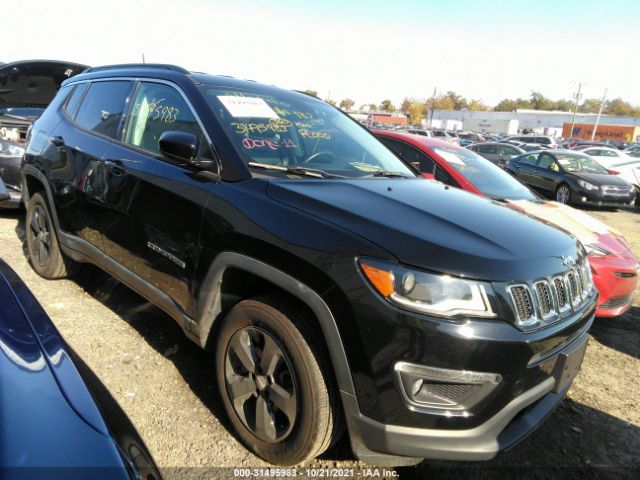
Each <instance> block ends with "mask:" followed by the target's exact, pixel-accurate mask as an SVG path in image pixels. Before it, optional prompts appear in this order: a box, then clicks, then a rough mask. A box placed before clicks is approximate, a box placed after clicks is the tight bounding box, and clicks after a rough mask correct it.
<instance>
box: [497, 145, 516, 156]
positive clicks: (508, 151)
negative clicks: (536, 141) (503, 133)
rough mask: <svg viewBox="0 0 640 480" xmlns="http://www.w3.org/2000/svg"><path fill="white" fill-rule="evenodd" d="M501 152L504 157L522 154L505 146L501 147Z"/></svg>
mask: <svg viewBox="0 0 640 480" xmlns="http://www.w3.org/2000/svg"><path fill="white" fill-rule="evenodd" d="M500 152H501V153H502V155H519V154H520V152H519V151H518V150H516V149H515V148H513V147H507V146H506V145H503V146H501V147H500Z"/></svg>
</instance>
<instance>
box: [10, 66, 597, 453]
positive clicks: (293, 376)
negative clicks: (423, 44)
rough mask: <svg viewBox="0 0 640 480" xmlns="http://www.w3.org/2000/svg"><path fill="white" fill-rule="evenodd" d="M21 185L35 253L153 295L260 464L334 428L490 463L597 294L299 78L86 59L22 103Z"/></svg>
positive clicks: (541, 229)
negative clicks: (31, 117) (281, 82)
mask: <svg viewBox="0 0 640 480" xmlns="http://www.w3.org/2000/svg"><path fill="white" fill-rule="evenodd" d="M22 180H23V186H24V192H25V195H26V196H27V219H26V225H27V246H28V250H29V256H30V260H31V263H32V265H33V268H34V269H35V270H36V271H37V272H38V273H39V274H40V275H42V276H43V277H45V278H51V279H53V278H60V277H64V276H66V275H69V274H71V273H73V272H74V271H75V270H76V268H77V267H78V265H79V264H80V263H83V262H90V263H93V264H96V265H98V266H100V267H101V268H102V269H104V270H106V271H107V272H109V273H110V274H112V275H113V276H114V277H116V278H117V279H119V280H120V281H122V282H123V283H125V284H126V285H128V286H130V287H131V288H132V289H134V290H135V291H137V292H138V293H140V294H141V295H143V296H145V297H146V298H147V299H149V301H151V302H153V303H154V304H156V305H157V306H159V307H160V308H162V309H163V310H164V311H165V312H167V313H168V314H169V315H170V316H171V317H173V318H174V319H175V320H176V321H177V322H178V323H179V324H180V325H181V326H182V328H183V329H184V332H185V334H186V335H187V336H188V337H189V338H191V339H192V340H193V341H194V342H196V343H197V344H198V345H200V346H201V347H202V348H205V349H208V350H211V352H212V354H213V355H214V356H215V358H216V364H217V368H216V372H215V375H212V381H216V382H217V385H218V389H219V391H220V394H221V397H222V400H223V402H224V405H225V407H226V410H227V412H228V415H229V418H230V421H231V423H232V424H233V426H234V428H235V430H236V433H237V435H238V437H239V438H240V439H241V440H242V442H243V443H244V444H245V445H246V446H247V447H248V448H250V449H251V450H252V451H253V452H255V453H256V454H257V455H259V456H260V457H262V458H264V459H266V460H268V461H270V462H272V463H277V464H293V463H297V462H301V461H303V460H305V459H309V458H312V457H315V456H317V455H319V454H320V453H322V452H323V451H324V450H325V449H327V448H328V447H329V446H330V445H331V444H332V443H333V442H334V441H336V440H337V439H338V438H339V436H340V435H341V434H342V432H343V429H344V428H345V426H346V428H347V430H348V433H349V436H350V440H351V445H352V448H353V452H354V454H355V455H356V456H357V457H358V458H360V459H362V460H365V461H368V462H371V463H377V464H392V465H401V464H411V463H416V462H417V461H418V459H421V458H440V459H460V460H480V459H490V458H492V457H493V456H495V455H496V453H497V452H498V451H500V450H501V449H503V448H505V447H508V446H510V445H513V444H514V443H515V442H517V441H518V440H520V439H521V438H523V437H524V436H525V435H526V434H527V433H529V432H530V431H531V430H532V429H533V428H534V427H535V426H537V425H538V424H539V423H540V422H541V421H542V419H543V418H544V417H545V416H546V415H547V414H548V413H549V412H550V411H551V410H552V409H553V408H554V407H555V406H556V405H557V404H558V402H560V400H561V399H562V398H563V396H564V395H565V393H566V391H567V389H568V388H569V386H570V385H571V383H572V381H573V378H574V376H575V375H576V373H577V371H578V369H579V367H580V363H581V361H582V357H583V354H584V350H585V347H586V342H587V338H588V335H587V331H588V329H589V327H590V325H591V323H592V321H593V314H594V306H595V304H596V296H597V293H596V291H595V289H594V288H593V285H592V281H591V273H590V270H589V268H588V266H587V264H586V263H585V252H584V250H583V248H582V246H581V245H580V244H579V243H578V242H577V241H576V240H575V238H573V237H570V236H569V235H567V234H565V233H563V232H562V231H560V230H557V229H555V228H552V227H550V226H547V225H545V224H543V223H541V222H538V221H536V220H533V219H531V218H529V217H527V216H525V215H522V214H519V213H516V212H515V211H513V210H512V209H510V208H506V207H503V206H501V205H500V204H498V203H495V202H492V201H490V200H486V199H482V198H479V197H478V196H476V195H472V194H468V193H466V192H463V191H461V190H459V189H455V188H449V187H447V186H445V185H442V184H439V183H436V182H430V181H426V180H421V179H419V178H417V177H416V176H415V175H414V174H413V173H412V172H411V171H410V170H409V169H408V168H407V167H405V166H404V165H403V164H402V163H401V162H400V161H399V160H398V159H397V158H396V157H395V156H394V155H393V153H392V152H391V151H389V150H387V149H386V147H384V146H383V145H382V144H381V143H380V142H379V141H378V140H376V139H375V138H374V137H373V136H372V135H371V134H370V133H369V132H368V131H367V130H366V129H364V128H363V127H361V126H360V125H359V124H358V123H357V122H355V121H353V120H352V119H351V118H350V117H349V116H347V115H345V114H343V113H342V112H340V111H339V110H337V109H336V108H334V107H332V106H330V105H328V104H326V103H324V102H322V101H320V100H318V99H316V98H313V97H310V96H307V95H304V94H301V93H295V92H290V91H286V90H281V89H278V88H275V87H272V86H266V85H261V84H258V83H256V82H253V81H243V80H237V79H233V78H229V77H222V76H211V75H205V74H200V73H191V72H188V71H186V70H183V69H181V68H178V67H173V66H167V65H148V64H147V65H121V66H110V67H100V68H93V69H90V70H87V71H85V72H84V73H83V74H80V75H78V76H76V77H73V78H72V79H69V80H68V81H66V82H65V83H64V84H63V85H62V87H61V90H60V91H59V93H58V95H57V96H56V98H55V99H54V100H53V102H52V103H51V105H50V106H49V107H48V108H47V110H46V111H45V113H44V114H43V115H42V116H41V117H40V118H39V119H38V120H37V121H36V122H35V124H34V126H33V129H32V132H31V136H30V139H29V143H28V146H27V151H26V155H25V158H24V165H23V167H22ZM214 379H215V380H214Z"/></svg>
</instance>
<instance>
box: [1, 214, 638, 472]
mask: <svg viewBox="0 0 640 480" xmlns="http://www.w3.org/2000/svg"><path fill="white" fill-rule="evenodd" d="M594 215H595V216H596V217H598V218H600V219H602V220H604V221H605V222H607V223H609V224H611V225H612V226H614V227H616V228H618V229H619V230H621V231H622V232H623V233H624V234H625V236H626V238H627V240H629V242H630V243H631V244H632V245H633V247H634V249H635V251H636V253H638V254H640V214H638V213H633V212H625V211H618V212H602V211H600V212H594ZM21 217H22V215H21V214H19V213H6V212H4V213H2V212H0V257H1V258H3V259H4V260H5V261H6V262H7V263H9V264H10V265H11V266H12V267H13V268H14V269H15V270H16V271H17V273H18V274H19V275H20V276H21V277H22V278H23V279H24V281H25V282H26V283H27V285H28V286H29V287H30V288H31V290H32V291H33V293H34V294H35V295H36V297H37V298H38V299H39V301H40V303H41V304H42V305H43V306H44V308H45V310H46V311H47V312H48V313H49V315H50V316H51V318H52V319H53V322H54V323H55V324H56V326H57V327H58V329H59V330H60V331H61V332H62V334H63V335H64V337H65V338H66V340H67V342H68V343H69V344H70V345H71V346H72V347H73V348H74V349H75V351H76V352H77V353H78V354H79V355H80V356H81V357H82V358H83V360H84V361H85V362H86V363H87V364H88V365H89V366H90V367H91V368H92V369H93V371H94V372H95V373H96V374H97V376H98V377H99V378H100V379H101V380H102V381H103V382H104V384H105V385H106V386H107V388H108V389H109V390H110V391H111V393H112V395H113V396H114V397H115V398H116V399H117V400H118V402H119V403H120V405H121V406H122V407H123V409H124V410H125V411H126V413H127V414H128V415H129V416H130V418H131V420H132V422H133V423H134V425H135V426H136V427H137V429H138V431H139V432H140V434H141V436H142V437H143V439H144V440H145V442H146V443H147V446H148V447H149V449H150V450H151V452H152V454H153V455H154V457H155V459H156V461H157V463H158V465H159V466H160V467H162V468H164V469H166V470H165V476H166V477H167V480H171V479H173V478H178V477H206V478H213V477H217V476H222V474H223V473H222V472H223V471H221V470H212V469H210V468H209V467H243V466H244V467H247V466H266V465H265V464H264V463H263V462H261V461H260V460H259V459H257V458H256V457H254V456H252V455H251V454H249V453H248V452H247V451H246V450H245V449H244V448H243V447H242V446H241V445H240V444H239V443H238V442H237V441H236V439H235V438H234V437H233V435H232V434H230V433H229V428H228V424H227V420H226V418H225V414H224V411H223V408H222V405H221V403H220V401H219V399H218V396H217V393H216V390H215V389H214V388H213V384H214V377H213V373H212V364H211V360H210V358H209V357H208V356H207V355H206V354H205V353H203V352H202V351H200V350H199V349H198V348H197V347H196V346H195V345H194V344H192V343H191V342H190V341H188V340H187V339H186V338H184V337H183V336H182V334H181V331H180V329H179V328H178V327H177V326H176V325H175V324H174V322H173V321H172V320H171V319H169V317H167V316H166V315H165V314H164V313H162V312H161V311H159V310H158V309H157V308H155V307H153V306H151V305H149V304H148V303H147V302H146V301H145V300H143V299H142V298H141V297H139V296H138V295H136V294H135V293H133V292H132V291H131V290H129V289H128V288H126V287H124V286H123V285H121V284H119V283H118V282H116V281H115V280H113V279H111V278H109V277H107V276H106V275H104V274H102V273H101V272H100V271H98V270H97V269H95V268H91V267H89V268H86V269H85V270H83V272H82V273H81V275H80V276H79V277H78V278H77V279H75V280H74V281H67V280H62V281H55V282H51V281H46V280H43V279H42V278H40V277H38V276H37V275H36V274H35V273H34V272H33V270H32V269H31V268H30V266H29V264H28V263H27V260H26V258H25V254H24V247H23V241H22V238H23V232H24V230H23V222H22V219H21ZM591 334H592V338H591V341H590V343H589V347H588V349H587V353H586V357H585V361H584V364H583V368H582V371H581V373H580V375H579V376H578V378H577V380H576V382H575V384H574V386H573V388H572V389H571V390H570V392H569V395H568V398H567V400H565V401H564V402H563V404H562V405H561V407H560V408H559V409H558V410H557V411H556V412H555V413H554V414H553V415H552V416H551V417H550V418H549V419H548V420H547V421H546V422H545V423H544V424H543V426H541V427H540V428H539V429H538V430H537V431H536V432H534V433H533V434H532V435H531V436H530V437H529V438H528V439H526V440H525V441H524V442H523V443H521V444H520V445H519V446H518V447H517V448H515V449H514V450H512V451H510V452H506V453H503V454H501V455H499V456H498V458H496V459H495V460H494V461H491V462H486V463H481V464H477V463H473V464H464V465H461V464H452V463H448V462H423V463H422V464H421V465H419V466H418V467H415V468H404V469H398V470H397V472H398V473H399V476H400V477H401V478H467V477H469V478H474V479H478V478H497V477H504V478H510V479H514V478H559V477H562V478H576V479H582V478H612V479H613V478H615V479H617V478H640V295H638V296H637V297H636V302H635V306H634V307H633V308H632V310H631V311H630V312H629V313H627V314H626V315H624V316H622V317H619V318H615V319H610V320H598V321H596V323H595V326H594V327H593V330H592V332H591ZM314 465H316V466H321V467H334V466H337V467H345V468H355V469H356V470H357V472H359V471H360V470H359V469H360V468H365V467H366V466H365V465H363V464H359V463H358V462H355V461H354V460H353V458H352V457H351V454H350V451H349V446H348V443H347V442H346V441H343V442H341V443H340V444H338V445H337V446H336V447H334V448H333V449H332V450H331V451H329V452H327V453H326V454H325V455H324V456H323V458H322V459H321V460H318V461H316V462H314ZM357 472H356V473H357ZM363 473H365V472H363ZM374 473H375V472H374ZM378 473H379V474H380V475H381V474H382V472H381V471H378ZM226 475H231V473H230V471H227V474H226ZM226 475H225V476H226ZM364 476H366V475H364Z"/></svg>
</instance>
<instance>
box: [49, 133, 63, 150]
mask: <svg viewBox="0 0 640 480" xmlns="http://www.w3.org/2000/svg"><path fill="white" fill-rule="evenodd" d="M49 140H51V143H53V144H54V145H55V146H56V147H62V146H64V138H62V137H61V136H60V135H56V136H53V137H51V138H50V139H49Z"/></svg>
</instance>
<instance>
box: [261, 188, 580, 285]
mask: <svg viewBox="0 0 640 480" xmlns="http://www.w3.org/2000/svg"><path fill="white" fill-rule="evenodd" d="M268 194H269V196H270V197H272V198H273V199H275V200H277V201H279V202H281V203H284V204H287V205H289V206H292V207H295V208H298V209H300V210H303V211H305V212H308V213H310V214H312V215H314V216H316V217H319V218H322V219H323V220H325V221H328V222H331V223H333V224H336V225H339V226H340V227H341V228H344V229H347V230H349V231H351V232H353V233H356V234H358V235H360V236H362V237H364V238H366V239H368V240H369V241H371V242H373V243H375V244H377V245H378V246H380V247H382V248H384V249H385V250H386V251H388V252H389V253H391V254H392V255H393V256H395V257H396V258H397V259H398V260H400V261H401V262H403V263H405V264H408V265H414V266H416V267H422V268H425V269H433V270H438V271H442V272H447V273H451V274H457V275H462V276H470V277H474V278H477V279H485V280H494V281H512V280H518V279H525V278H531V277H532V276H545V275H551V274H553V273H556V272H560V271H563V270H565V269H566V267H565V266H563V265H562V258H561V257H562V256H563V255H564V256H567V255H569V256H574V257H575V256H576V255H577V254H579V252H580V253H581V249H580V247H579V246H578V244H577V241H576V239H575V238H573V237H571V236H569V235H567V234H566V233H564V232H563V231H561V230H559V229H557V228H555V227H552V226H549V225H546V224H544V223H542V222H540V221H538V220H535V219H533V218H531V217H528V216H526V215H524V214H521V213H519V212H516V211H514V210H513V209H511V208H509V207H506V206H504V205H502V204H500V203H498V202H494V201H492V200H489V199H486V198H482V197H480V196H478V195H473V194H470V193H467V192H464V191H462V190H460V189H457V188H450V187H447V186H444V185H442V184H440V183H437V182H429V181H424V180H407V179H405V180H402V179H379V180H370V179H369V180H330V179H327V180H321V181H315V180H299V181H292V180H282V181H280V180H274V181H272V182H270V185H269V187H268ZM301 228H303V227H301Z"/></svg>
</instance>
